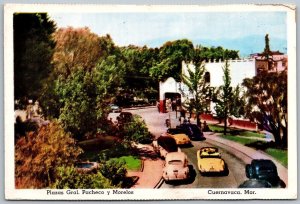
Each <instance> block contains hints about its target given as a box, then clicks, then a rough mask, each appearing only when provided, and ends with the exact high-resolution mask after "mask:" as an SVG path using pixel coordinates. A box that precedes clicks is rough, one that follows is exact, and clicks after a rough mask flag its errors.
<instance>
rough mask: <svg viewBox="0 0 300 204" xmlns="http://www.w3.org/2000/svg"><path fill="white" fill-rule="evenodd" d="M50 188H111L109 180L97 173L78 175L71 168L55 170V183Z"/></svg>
mask: <svg viewBox="0 0 300 204" xmlns="http://www.w3.org/2000/svg"><path fill="white" fill-rule="evenodd" d="M52 187H53V188H57V189H103V188H112V187H113V186H112V185H111V182H110V181H109V179H107V178H105V177H104V176H103V175H102V174H101V172H99V171H98V172H97V173H95V174H92V173H79V172H77V171H76V169H75V168H74V167H73V166H71V167H58V168H57V171H56V181H55V183H54V184H53V186H52Z"/></svg>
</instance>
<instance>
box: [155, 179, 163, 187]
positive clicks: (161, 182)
mask: <svg viewBox="0 0 300 204" xmlns="http://www.w3.org/2000/svg"><path fill="white" fill-rule="evenodd" d="M163 183H164V179H163V177H161V179H160V180H159V182H158V183H157V184H156V185H155V186H154V189H158V188H160V187H161V185H162V184H163Z"/></svg>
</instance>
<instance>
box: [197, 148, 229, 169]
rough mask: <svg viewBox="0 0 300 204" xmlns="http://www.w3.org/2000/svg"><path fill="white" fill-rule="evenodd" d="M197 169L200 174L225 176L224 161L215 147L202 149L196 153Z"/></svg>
mask: <svg viewBox="0 0 300 204" xmlns="http://www.w3.org/2000/svg"><path fill="white" fill-rule="evenodd" d="M197 160H198V169H199V171H200V173H201V174H209V173H220V174H226V173H227V171H228V170H227V167H226V164H225V161H224V160H223V159H222V158H221V154H220V152H219V151H218V148H216V147H203V148H201V149H200V150H198V151H197Z"/></svg>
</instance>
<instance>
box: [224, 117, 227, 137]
mask: <svg viewBox="0 0 300 204" xmlns="http://www.w3.org/2000/svg"><path fill="white" fill-rule="evenodd" d="M226 134H227V117H226V116H225V117H224V135H226Z"/></svg>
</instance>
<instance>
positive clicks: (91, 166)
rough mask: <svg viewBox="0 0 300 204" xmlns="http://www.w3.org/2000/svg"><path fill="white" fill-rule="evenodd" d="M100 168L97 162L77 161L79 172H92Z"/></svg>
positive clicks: (76, 166) (76, 167) (76, 165)
mask: <svg viewBox="0 0 300 204" xmlns="http://www.w3.org/2000/svg"><path fill="white" fill-rule="evenodd" d="M98 168H99V165H98V163H97V162H77V163H75V169H76V170H77V172H79V173H91V172H94V173H95V172H96V171H97V169H98Z"/></svg>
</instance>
